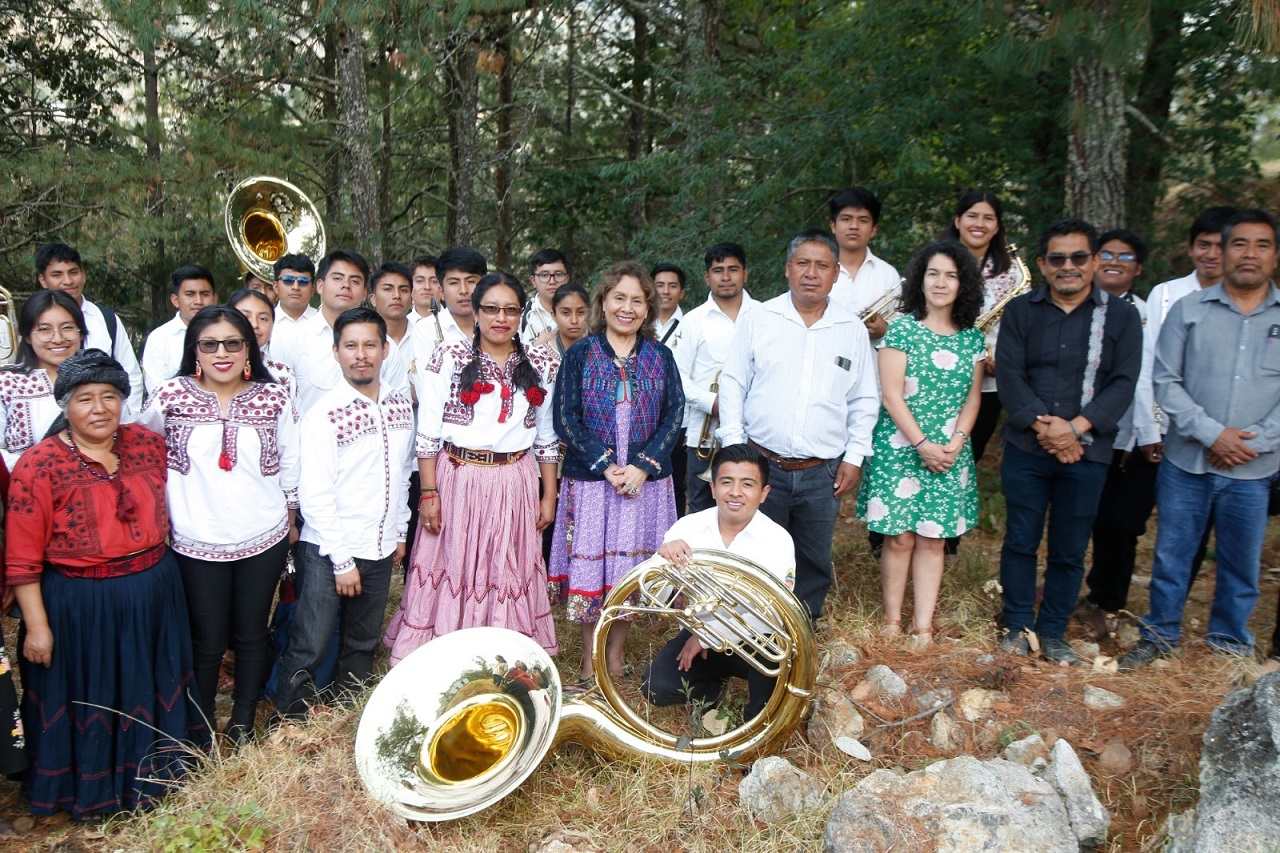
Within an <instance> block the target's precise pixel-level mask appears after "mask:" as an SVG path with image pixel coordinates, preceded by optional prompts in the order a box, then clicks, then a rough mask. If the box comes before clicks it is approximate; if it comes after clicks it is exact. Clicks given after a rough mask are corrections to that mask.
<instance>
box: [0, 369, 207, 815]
mask: <svg viewBox="0 0 1280 853" xmlns="http://www.w3.org/2000/svg"><path fill="white" fill-rule="evenodd" d="M53 394H54V398H55V399H56V400H57V402H58V406H59V407H60V408H61V409H62V412H63V414H62V416H60V417H59V418H58V420H57V421H55V422H54V424H53V426H52V427H50V429H49V433H48V435H47V436H46V437H45V439H44V440H43V441H41V442H40V443H39V444H37V445H35V446H34V447H32V448H31V449H30V450H28V451H27V452H26V453H25V454H23V456H22V458H21V459H20V460H19V462H18V464H17V466H16V467H15V468H14V471H13V478H12V483H11V485H10V488H9V513H8V516H7V517H6V519H5V531H6V534H7V539H8V543H7V544H8V548H7V553H6V578H5V582H6V583H7V584H8V585H9V586H11V587H13V589H14V592H15V594H16V596H17V600H18V604H19V606H20V607H21V608H22V616H23V630H22V636H20V637H19V640H18V644H19V646H20V647H21V656H22V659H23V663H24V665H23V667H22V683H23V688H24V691H23V697H22V720H23V724H24V728H25V733H26V740H27V746H28V749H29V754H30V759H31V765H30V767H29V768H28V769H27V773H26V776H25V778H24V781H23V790H24V792H25V793H26V794H27V795H28V796H29V797H30V798H31V810H32V811H33V812H34V813H36V814H52V813H53V812H55V811H57V810H58V809H66V810H68V811H70V812H71V816H72V817H73V818H74V819H76V820H84V819H94V818H97V817H100V816H103V815H107V814H110V813H112V812H118V811H123V810H128V809H134V808H145V807H148V806H150V805H153V804H154V803H155V801H156V800H157V799H159V798H160V797H161V796H163V795H164V793H165V791H166V790H168V789H169V787H170V786H171V784H172V783H173V782H174V781H175V780H177V779H180V778H181V777H182V776H183V775H184V774H185V773H186V765H185V761H184V759H185V757H186V756H188V755H189V754H190V752H189V750H188V749H186V748H184V742H185V744H186V745H194V746H196V747H197V748H204V747H207V746H208V744H209V731H208V728H207V727H206V726H205V723H204V720H203V719H202V718H201V717H200V712H199V710H198V702H197V697H196V696H195V691H194V684H193V678H192V659H191V631H190V627H189V623H188V621H187V605H186V600H185V598H184V597H183V592H182V580H181V576H180V575H179V573H178V565H177V563H176V562H175V561H174V559H173V556H172V554H170V552H169V548H168V546H167V545H166V544H165V543H166V539H167V538H168V535H169V518H168V512H167V510H166V507H165V500H164V494H165V488H164V486H165V445H164V439H163V438H161V437H160V436H158V435H156V434H155V433H153V432H151V431H150V430H147V429H145V428H144V427H140V426H136V425H133V424H121V423H120V411H121V406H122V405H123V403H124V401H125V400H126V399H127V398H128V395H129V377H128V375H127V374H126V373H125V372H124V370H123V369H122V368H121V367H120V365H119V364H118V363H117V362H116V361H115V360H113V359H112V358H111V357H110V356H108V355H106V354H105V353H103V352H101V351H100V350H83V351H81V352H79V353H77V354H75V355H74V356H72V357H71V358H69V359H67V360H66V361H65V362H63V363H62V367H61V369H60V370H59V372H58V380H57V382H56V383H55V384H54V388H53Z"/></svg>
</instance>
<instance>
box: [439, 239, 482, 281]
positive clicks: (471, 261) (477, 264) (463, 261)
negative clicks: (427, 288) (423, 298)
mask: <svg viewBox="0 0 1280 853" xmlns="http://www.w3.org/2000/svg"><path fill="white" fill-rule="evenodd" d="M449 270H458V271H459V272H464V273H467V274H468V275H484V274H485V273H487V272H489V264H488V262H487V261H485V259H484V255H482V254H480V253H479V252H477V251H476V250H475V249H468V248H465V247H462V246H458V247H453V248H448V249H445V250H444V251H443V252H441V253H440V257H438V258H436V278H438V279H440V280H441V281H444V274H445V273H447V272H448V271H449Z"/></svg>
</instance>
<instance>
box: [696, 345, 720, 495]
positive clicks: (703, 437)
mask: <svg viewBox="0 0 1280 853" xmlns="http://www.w3.org/2000/svg"><path fill="white" fill-rule="evenodd" d="M708 390H709V391H711V393H712V394H719V393H720V371H719V370H717V371H716V375H715V376H714V377H713V378H712V379H711V387H710V388H709V389H708ZM715 420H716V419H715V418H714V417H712V416H711V413H710V412H707V416H706V417H705V418H703V419H702V432H700V433H698V446H697V448H696V449H695V450H694V453H696V454H697V455H698V458H699V459H705V460H707V467H706V470H704V471H703V472H702V473H701V474H699V475H698V479H699V480H701V481H702V482H704V483H710V482H711V464H710V463H711V460H712V459H714V458H715V456H716V451H717V450H719V449H720V440H719V439H717V438H715V433H714V432H713V431H712V424H714V423H715ZM708 443H710V447H708V448H707V449H706V450H705V451H703V449H702V445H704V444H708Z"/></svg>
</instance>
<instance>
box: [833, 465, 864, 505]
mask: <svg viewBox="0 0 1280 853" xmlns="http://www.w3.org/2000/svg"><path fill="white" fill-rule="evenodd" d="M861 481H862V469H861V468H859V467H858V466H857V465H850V464H849V463H848V462H841V463H840V467H839V468H837V469H836V483H835V496H836V497H837V498H842V497H844V496H845V493H846V492H848V491H850V490H851V489H856V488H858V483H860V482H861Z"/></svg>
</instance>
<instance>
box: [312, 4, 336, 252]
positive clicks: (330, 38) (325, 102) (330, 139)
mask: <svg viewBox="0 0 1280 853" xmlns="http://www.w3.org/2000/svg"><path fill="white" fill-rule="evenodd" d="M322 68H323V70H324V78H325V79H326V80H337V79H338V25H337V24H335V23H330V24H328V25H326V26H325V28H324V61H323V64H322ZM320 115H321V117H322V118H323V119H324V126H325V128H326V129H329V132H328V133H327V142H326V145H327V151H326V152H325V158H324V170H323V174H324V217H325V222H327V223H328V229H329V230H328V233H329V234H330V235H333V236H336V234H335V230H334V224H335V223H338V222H341V221H342V220H343V218H344V217H343V215H342V196H341V195H340V193H339V188H340V187H341V186H342V160H343V152H342V143H340V142H339V141H338V133H337V130H336V128H337V127H338V93H337V91H336V87H335V86H325V87H324V95H323V97H322V98H321V101H320ZM330 239H332V236H331V237H330ZM328 248H332V247H331V246H330V247H328ZM311 260H312V261H313V262H314V263H317V264H318V263H320V259H319V258H312V259H311Z"/></svg>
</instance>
